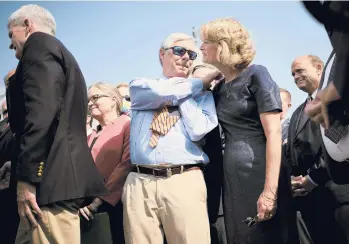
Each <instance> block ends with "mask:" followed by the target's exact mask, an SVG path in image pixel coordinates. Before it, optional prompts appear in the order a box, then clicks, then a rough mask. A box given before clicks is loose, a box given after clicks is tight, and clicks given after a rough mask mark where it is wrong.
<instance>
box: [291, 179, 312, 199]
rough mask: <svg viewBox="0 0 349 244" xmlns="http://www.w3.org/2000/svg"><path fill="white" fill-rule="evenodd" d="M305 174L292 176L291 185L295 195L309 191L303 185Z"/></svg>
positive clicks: (298, 195)
mask: <svg viewBox="0 0 349 244" xmlns="http://www.w3.org/2000/svg"><path fill="white" fill-rule="evenodd" d="M302 178H303V175H300V176H291V186H292V195H293V197H301V196H306V195H308V192H307V191H306V190H305V189H304V188H303V185H302Z"/></svg>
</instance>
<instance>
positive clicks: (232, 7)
mask: <svg viewBox="0 0 349 244" xmlns="http://www.w3.org/2000/svg"><path fill="white" fill-rule="evenodd" d="M28 3H29V2H0V75H1V77H4V76H5V75H6V73H7V72H8V71H9V70H11V69H13V68H15V67H16V66H17V63H18V60H16V58H15V57H14V52H13V51H12V50H9V49H8V47H9V43H10V42H9V38H8V30H7V19H8V17H9V16H10V15H11V13H12V12H14V11H15V10H17V9H18V8H19V7H20V6H22V5H25V4H28ZM31 3H35V4H38V5H41V6H42V7H44V8H47V9H48V10H49V11H50V12H51V13H52V14H53V16H54V17H55V19H56V22H57V38H59V39H60V40H61V41H62V42H63V43H64V45H65V46H66V47H67V48H68V49H69V50H70V51H71V52H72V54H73V55H74V56H75V58H76V60H77V61H78V63H79V65H80V68H81V70H82V72H83V74H84V76H85V80H86V83H87V85H91V84H93V83H95V82H98V81H105V82H109V83H112V84H118V83H121V82H129V81H130V80H132V79H134V78H136V77H149V78H157V77H159V76H160V75H161V73H162V72H161V66H160V64H159V59H158V51H159V47H160V45H161V42H162V41H163V40H164V39H165V38H166V36H168V35H169V34H171V33H173V32H184V33H187V34H191V33H192V27H193V26H195V27H196V29H197V30H198V31H199V29H200V26H201V25H202V24H205V23H207V22H208V21H210V20H214V19H216V18H220V17H233V18H236V19H238V20H239V21H240V22H241V23H242V24H243V25H244V26H245V27H246V28H247V29H248V30H249V31H250V33H251V36H252V39H253V41H254V44H255V46H256V50H257V56H256V58H255V60H254V62H253V63H255V64H261V65H264V66H265V67H267V69H268V70H269V72H270V74H271V76H272V78H273V79H274V80H275V82H276V83H277V84H278V85H279V86H280V87H282V88H285V89H287V90H289V91H290V93H291V94H292V105H293V106H292V108H291V110H290V113H291V112H292V111H294V110H295V109H296V108H297V106H298V105H299V104H301V103H302V102H304V100H305V98H306V94H305V93H304V92H302V91H299V90H298V88H297V87H296V85H295V83H294V81H293V78H292V76H291V71H290V67H291V63H292V61H293V60H294V58H295V57H297V56H300V55H306V54H313V55H317V56H319V57H320V58H321V59H322V60H323V61H324V62H325V61H326V60H327V58H328V56H329V54H330V52H331V50H332V47H331V44H330V42H329V39H328V37H327V34H326V32H325V30H324V28H323V27H322V26H321V25H320V24H318V23H317V22H316V21H315V20H313V19H312V18H311V17H310V16H309V14H308V13H307V12H306V11H305V9H304V8H303V6H302V4H301V3H300V2H298V1H289V2H287V1H280V2H277V1H267V2H264V1H256V2H253V1H230V2H227V1H222V2H218V1H215V2H198V1H193V2H188V1H181V2H176V1H172V2H163V1H161V2H129V1H124V2H31ZM199 44H200V41H199ZM3 92H4V84H3V82H0V94H2V93H3Z"/></svg>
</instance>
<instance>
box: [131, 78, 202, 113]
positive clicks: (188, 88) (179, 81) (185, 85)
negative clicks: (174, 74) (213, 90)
mask: <svg viewBox="0 0 349 244" xmlns="http://www.w3.org/2000/svg"><path fill="white" fill-rule="evenodd" d="M202 89H203V83H202V80H201V79H194V78H191V79H184V78H171V79H167V80H151V79H137V80H132V81H131V82H130V97H131V109H132V110H147V109H157V108H159V107H161V106H163V105H165V104H168V103H169V104H171V105H173V106H177V105H178V102H179V100H180V99H184V98H186V97H188V96H190V95H192V94H193V95H195V94H198V93H199V92H201V91H202Z"/></svg>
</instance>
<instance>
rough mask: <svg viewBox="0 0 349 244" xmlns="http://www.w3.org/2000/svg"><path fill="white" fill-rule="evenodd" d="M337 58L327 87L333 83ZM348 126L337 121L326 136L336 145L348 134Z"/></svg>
mask: <svg viewBox="0 0 349 244" xmlns="http://www.w3.org/2000/svg"><path fill="white" fill-rule="evenodd" d="M335 66H336V57H334V60H333V63H332V67H331V70H330V74H329V76H328V81H327V85H328V84H329V83H330V82H333V77H334V74H335V71H336V67H335ZM347 131H348V125H341V124H340V123H339V122H338V121H335V122H334V123H333V124H332V125H330V127H329V128H328V129H325V136H326V137H327V138H328V139H330V140H331V141H332V142H334V143H336V144H337V143H338V142H339V141H340V139H342V137H343V136H344V135H345V134H346V133H347Z"/></svg>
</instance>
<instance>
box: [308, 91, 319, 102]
mask: <svg viewBox="0 0 349 244" xmlns="http://www.w3.org/2000/svg"><path fill="white" fill-rule="evenodd" d="M317 92H318V89H316V90H315V91H314V92H313V94H311V95H309V94H308V98H307V99H308V100H313V99H314V98H315V97H316V94H317Z"/></svg>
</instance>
